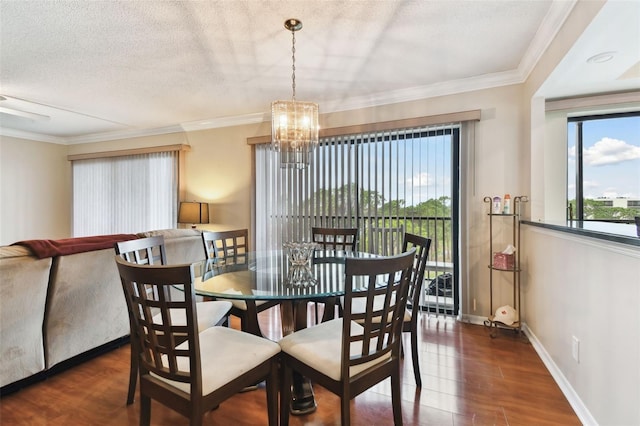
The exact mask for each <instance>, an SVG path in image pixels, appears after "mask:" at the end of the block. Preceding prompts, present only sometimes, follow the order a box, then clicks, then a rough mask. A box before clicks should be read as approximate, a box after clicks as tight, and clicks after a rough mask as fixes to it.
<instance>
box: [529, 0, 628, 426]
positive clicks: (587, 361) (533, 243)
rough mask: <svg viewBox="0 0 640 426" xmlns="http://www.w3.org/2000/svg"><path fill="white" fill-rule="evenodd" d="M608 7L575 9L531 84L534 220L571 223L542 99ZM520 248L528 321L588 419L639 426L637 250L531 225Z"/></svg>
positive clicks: (559, 150)
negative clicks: (575, 347)
mask: <svg viewBox="0 0 640 426" xmlns="http://www.w3.org/2000/svg"><path fill="white" fill-rule="evenodd" d="M603 4H604V2H602V1H588V2H586V1H583V2H577V3H576V5H575V7H574V9H573V10H572V12H571V14H570V16H569V17H568V19H567V21H566V22H565V24H564V25H563V28H562V29H561V31H560V32H559V33H558V35H557V37H556V39H555V40H554V41H553V43H552V44H551V45H550V46H549V48H548V49H547V51H546V52H545V54H544V56H543V57H542V58H541V59H540V61H539V62H538V64H537V65H536V68H535V69H534V70H533V72H532V73H531V75H530V77H529V79H528V80H527V82H526V83H525V85H524V93H523V102H524V114H525V115H527V116H528V117H529V119H530V122H531V125H530V128H529V135H528V140H526V143H527V144H528V149H529V152H530V155H529V156H528V157H529V165H528V166H529V167H525V168H524V169H525V170H526V169H528V170H527V172H528V173H529V180H530V185H531V187H530V189H529V192H530V193H531V194H532V200H531V203H530V204H531V212H532V216H531V219H532V220H535V221H538V220H542V221H544V220H555V219H558V218H563V217H565V216H564V214H565V211H564V198H563V197H564V187H565V185H566V166H565V165H564V164H562V163H563V162H564V161H566V137H565V132H566V126H565V125H564V124H563V118H562V117H560V116H558V114H548V115H547V114H546V113H545V110H544V98H540V97H539V96H538V95H537V93H536V92H537V91H538V89H539V88H540V87H541V86H542V84H543V83H544V82H545V79H547V78H548V77H549V75H550V74H551V72H552V71H553V69H554V68H555V66H556V65H557V64H558V63H559V62H560V60H561V59H562V58H563V57H564V55H565V54H566V52H567V51H568V49H570V48H571V46H573V44H574V43H575V41H576V40H577V38H578V37H579V36H580V34H582V32H583V31H584V29H585V28H586V26H587V25H588V24H589V22H591V20H592V19H593V17H594V16H595V15H596V14H597V13H598V11H599V10H600V8H601V7H602V5H603ZM525 161H526V160H525ZM523 179H524V178H523ZM522 245H523V250H522V256H523V258H522V269H523V271H524V272H523V280H522V282H523V303H524V317H525V319H524V320H525V323H526V325H527V327H528V328H529V329H530V331H531V333H532V336H534V341H535V342H536V343H537V344H539V345H540V346H541V347H542V355H543V359H545V361H546V362H547V365H548V366H549V367H550V370H551V372H552V374H554V377H555V378H556V380H557V381H558V382H559V383H560V385H561V387H562V388H563V390H564V391H565V393H566V394H567V395H568V397H569V400H570V402H571V403H572V405H573V407H574V409H575V410H576V412H577V413H578V415H579V416H580V418H581V420H582V421H583V422H584V423H585V424H601V425H638V424H640V403H639V402H640V367H639V365H640V317H639V316H638V307H639V306H640V292H639V284H640V280H639V277H640V249H639V248H638V247H634V246H619V245H617V244H615V243H607V242H604V241H602V240H594V239H593V238H586V237H577V236H573V235H570V234H566V233H561V232H558V231H550V230H546V229H541V228H538V227H533V226H528V225H524V226H523V244H522ZM573 336H576V337H577V338H578V339H579V340H580V354H579V355H580V356H579V362H576V361H575V360H574V359H573V356H572V337H573Z"/></svg>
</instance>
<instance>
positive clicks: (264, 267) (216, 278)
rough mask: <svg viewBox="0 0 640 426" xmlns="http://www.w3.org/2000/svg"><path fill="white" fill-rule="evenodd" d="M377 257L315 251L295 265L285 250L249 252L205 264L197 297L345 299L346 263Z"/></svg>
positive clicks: (363, 254) (197, 289) (210, 260)
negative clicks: (352, 259) (356, 259)
mask: <svg viewBox="0 0 640 426" xmlns="http://www.w3.org/2000/svg"><path fill="white" fill-rule="evenodd" d="M348 257H357V258H371V257H377V255H375V254H371V253H365V252H345V251H342V250H315V251H314V253H313V255H312V256H311V258H310V260H309V262H307V263H306V264H304V265H292V264H291V263H290V261H289V258H288V257H287V254H286V252H285V251H283V250H273V251H264V252H248V253H243V254H240V255H238V256H230V257H227V258H225V259H209V260H207V261H206V262H205V263H204V264H203V271H202V272H203V275H202V279H201V280H198V281H197V283H196V285H195V291H196V294H198V295H201V296H210V297H218V298H226V299H239V300H247V299H254V300H271V299H278V300H295V299H314V298H323V297H331V296H342V295H344V293H345V287H344V284H345V268H344V267H345V259H346V258H348Z"/></svg>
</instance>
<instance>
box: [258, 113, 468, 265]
mask: <svg viewBox="0 0 640 426" xmlns="http://www.w3.org/2000/svg"><path fill="white" fill-rule="evenodd" d="M459 131H460V123H454V124H447V125H437V126H428V127H421V128H411V129H399V130H394V131H384V132H373V133H366V134H358V135H349V136H337V137H329V138H323V139H321V140H320V146H319V147H318V148H317V149H316V151H315V152H314V154H313V157H312V159H311V162H310V165H309V167H307V168H306V169H302V170H296V169H289V168H280V165H279V161H278V155H277V153H275V152H273V151H272V150H271V148H270V146H269V145H268V144H262V145H257V146H256V232H255V235H256V249H258V250H272V249H278V248H280V247H281V246H282V243H283V242H286V241H303V240H310V239H311V227H312V226H325V227H357V228H358V229H359V235H360V237H359V249H360V250H368V249H369V248H370V247H371V245H370V244H369V242H371V241H372V239H373V230H374V229H376V228H382V229H385V228H386V229H388V230H389V231H392V230H394V229H397V228H403V230H404V231H407V232H413V233H417V234H420V235H425V236H428V237H431V238H432V239H433V240H434V241H433V245H432V256H430V257H431V258H432V259H436V260H438V259H439V260H441V261H446V262H451V256H452V232H451V225H452V224H451V222H452V221H451V215H452V211H453V208H452V207H453V205H452V204H453V203H455V202H456V196H455V194H457V168H458V159H457V153H458V150H457V145H458V143H459V142H458V141H459Z"/></svg>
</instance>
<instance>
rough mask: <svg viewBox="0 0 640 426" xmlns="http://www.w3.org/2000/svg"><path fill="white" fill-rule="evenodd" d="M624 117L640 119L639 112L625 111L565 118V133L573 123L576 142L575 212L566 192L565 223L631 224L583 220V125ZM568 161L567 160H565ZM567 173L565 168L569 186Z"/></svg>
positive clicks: (614, 221)
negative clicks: (589, 122) (575, 221)
mask: <svg viewBox="0 0 640 426" xmlns="http://www.w3.org/2000/svg"><path fill="white" fill-rule="evenodd" d="M624 117H638V118H640V111H626V112H612V113H607V114H590V115H578V116H570V117H567V131H568V127H569V126H570V125H571V124H572V123H575V125H576V131H575V133H576V135H575V136H576V140H575V150H576V155H575V161H576V165H575V171H576V173H575V177H574V178H575V188H576V190H575V199H576V201H575V202H576V209H575V210H576V211H575V212H574V211H573V209H572V206H571V200H569V196H568V195H569V194H568V191H567V200H566V206H567V208H566V211H567V221H572V220H577V221H593V222H613V223H633V219H602V218H596V219H585V218H584V162H583V152H584V146H583V141H584V131H583V126H582V125H583V123H584V122H587V121H593V120H607V119H616V118H624ZM568 145H569V138H568V137H567V146H568ZM567 161H568V158H567ZM569 179H570V176H569V171H568V168H567V179H566V184H567V186H568V185H569V182H570V181H569Z"/></svg>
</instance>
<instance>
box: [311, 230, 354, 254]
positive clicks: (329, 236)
mask: <svg viewBox="0 0 640 426" xmlns="http://www.w3.org/2000/svg"><path fill="white" fill-rule="evenodd" d="M311 239H312V241H313V242H314V243H318V244H320V246H321V247H322V248H323V249H329V250H344V251H355V250H356V247H357V243H358V228H321V227H315V226H314V227H312V228H311Z"/></svg>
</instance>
